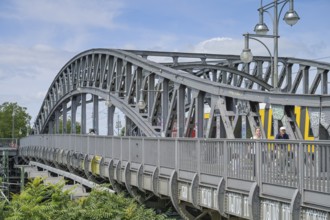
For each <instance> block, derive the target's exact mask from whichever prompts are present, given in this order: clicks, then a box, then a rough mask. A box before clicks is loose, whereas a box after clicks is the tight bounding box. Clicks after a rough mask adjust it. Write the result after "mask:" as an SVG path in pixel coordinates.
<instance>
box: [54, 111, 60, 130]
mask: <svg viewBox="0 0 330 220" xmlns="http://www.w3.org/2000/svg"><path fill="white" fill-rule="evenodd" d="M59 133H60V111H59V110H57V109H56V110H55V134H59Z"/></svg>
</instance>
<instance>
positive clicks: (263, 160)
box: [19, 135, 330, 219]
mask: <svg viewBox="0 0 330 220" xmlns="http://www.w3.org/2000/svg"><path fill="white" fill-rule="evenodd" d="M84 144H85V145H84ZM36 146H37V147H36ZM53 149H59V150H57V151H55V152H56V153H55V157H48V159H47V161H49V162H54V161H55V160H56V161H57V163H59V164H60V165H61V164H62V165H63V166H64V168H65V167H66V166H67V163H71V160H70V159H69V155H70V157H73V158H78V157H79V155H86V156H85V159H82V160H84V167H82V166H81V165H78V166H77V165H75V166H74V167H76V169H78V170H80V171H82V172H85V173H86V175H87V176H91V175H93V174H92V173H91V170H90V169H93V168H92V166H93V163H92V158H94V155H99V156H102V158H104V159H103V160H101V162H100V164H99V166H100V167H99V170H100V171H99V172H100V174H101V171H102V170H104V169H106V170H108V171H107V172H104V173H103V174H102V176H103V177H105V178H109V180H110V183H111V184H112V186H113V188H114V190H115V191H117V192H120V191H122V190H124V189H126V190H129V191H131V194H132V195H133V196H134V197H139V196H142V197H141V198H144V194H145V193H146V192H153V194H154V195H155V196H160V197H162V198H163V197H168V198H170V199H171V201H172V203H173V204H174V206H175V208H176V209H177V210H178V212H179V213H180V214H181V215H182V216H183V217H184V218H187V219H191V218H192V217H191V214H189V212H187V209H186V207H189V206H190V207H194V208H197V209H200V208H201V210H203V213H204V212H209V211H217V212H218V213H220V214H221V215H222V216H227V215H228V214H230V215H236V216H240V217H244V218H248V219H259V216H261V217H260V218H261V219H265V218H264V217H263V216H266V215H268V214H269V213H268V212H273V211H269V210H270V209H272V207H274V208H276V209H278V210H280V212H281V213H282V214H283V215H287V214H288V216H291V219H297V218H298V217H299V216H301V215H312V214H311V213H313V212H320V213H323V214H324V213H325V214H324V215H329V214H330V205H329V200H330V163H329V161H330V143H329V142H326V141H323V142H322V141H312V142H311V141H309V142H308V141H267V140H242V139H241V140H229V139H213V140H208V139H188V138H180V139H171V138H142V137H134V138H133V137H132V138H128V137H127V138H124V137H123V138H119V137H107V136H90V135H89V136H80V135H36V136H30V137H27V138H24V139H22V140H21V146H20V150H19V153H20V155H21V156H23V157H24V158H28V159H30V160H32V161H33V160H39V159H41V158H43V157H44V156H43V155H44V153H40V152H51V150H53ZM86 158H89V159H86ZM82 160H80V161H82ZM105 161H107V163H105ZM62 165H61V167H62ZM53 169H54V170H55V171H57V172H59V171H58V170H57V169H55V168H53ZM91 179H94V178H93V177H92V178H91ZM141 201H143V200H141ZM267 207H268V208H267ZM267 213H268V214H267ZM285 213H287V214H285ZM308 213H309V214H308ZM204 214H205V213H204Z"/></svg>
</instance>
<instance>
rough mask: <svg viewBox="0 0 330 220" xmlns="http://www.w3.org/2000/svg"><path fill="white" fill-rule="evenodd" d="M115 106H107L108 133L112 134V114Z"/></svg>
mask: <svg viewBox="0 0 330 220" xmlns="http://www.w3.org/2000/svg"><path fill="white" fill-rule="evenodd" d="M115 109H116V108H115V106H114V105H111V106H110V107H108V125H107V126H108V135H109V136H113V116H114V115H115Z"/></svg>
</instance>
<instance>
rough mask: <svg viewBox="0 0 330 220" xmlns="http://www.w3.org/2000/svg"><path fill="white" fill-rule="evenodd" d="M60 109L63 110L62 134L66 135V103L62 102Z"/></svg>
mask: <svg viewBox="0 0 330 220" xmlns="http://www.w3.org/2000/svg"><path fill="white" fill-rule="evenodd" d="M62 108H63V122H62V134H66V133H67V131H66V122H67V116H68V114H67V113H68V112H67V111H68V109H67V106H66V102H63V104H62Z"/></svg>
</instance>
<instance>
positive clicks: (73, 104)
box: [71, 97, 77, 134]
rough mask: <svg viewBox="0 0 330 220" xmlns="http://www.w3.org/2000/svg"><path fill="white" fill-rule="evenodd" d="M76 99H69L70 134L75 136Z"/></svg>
mask: <svg viewBox="0 0 330 220" xmlns="http://www.w3.org/2000/svg"><path fill="white" fill-rule="evenodd" d="M76 115H77V98H76V97H72V98H71V134H76V133H77V131H76Z"/></svg>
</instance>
